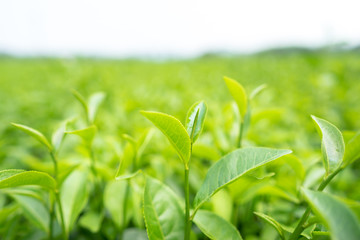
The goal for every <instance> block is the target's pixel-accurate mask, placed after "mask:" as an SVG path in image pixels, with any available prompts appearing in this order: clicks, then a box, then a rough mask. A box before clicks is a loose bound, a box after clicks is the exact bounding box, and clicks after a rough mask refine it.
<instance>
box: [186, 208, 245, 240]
mask: <svg viewBox="0 0 360 240" xmlns="http://www.w3.org/2000/svg"><path fill="white" fill-rule="evenodd" d="M194 222H195V224H196V225H197V226H198V227H199V228H200V230H201V231H202V232H203V233H204V234H205V235H206V236H207V237H209V238H210V239H214V240H218V239H219V240H220V239H229V240H241V239H242V238H241V235H240V233H239V231H238V230H237V229H236V228H235V227H234V226H233V225H232V224H231V223H229V222H228V221H226V220H225V219H223V218H221V217H219V216H218V215H216V214H215V213H212V212H210V211H205V210H199V211H198V212H197V214H196V216H195V218H194ZM179 239H180V238H179Z"/></svg>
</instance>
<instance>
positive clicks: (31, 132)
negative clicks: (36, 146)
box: [11, 123, 52, 151]
mask: <svg viewBox="0 0 360 240" xmlns="http://www.w3.org/2000/svg"><path fill="white" fill-rule="evenodd" d="M11 124H12V125H13V126H15V127H17V128H18V129H20V130H22V131H24V132H25V133H27V134H28V135H30V136H32V137H33V138H35V139H36V140H38V141H39V142H40V143H42V144H44V145H45V147H47V149H48V150H49V151H51V150H52V146H51V144H50V143H49V141H48V140H47V139H46V137H45V136H44V135H43V134H42V133H41V132H39V131H38V130H35V129H33V128H31V127H28V126H25V125H21V124H17V123H11Z"/></svg>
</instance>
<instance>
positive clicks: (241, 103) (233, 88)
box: [224, 77, 247, 122]
mask: <svg viewBox="0 0 360 240" xmlns="http://www.w3.org/2000/svg"><path fill="white" fill-rule="evenodd" d="M224 81H225V83H226V86H227V87H228V89H229V91H230V94H231V96H232V97H233V98H234V100H235V102H236V104H237V106H238V108H239V112H240V117H241V122H244V119H245V114H246V111H247V96H246V92H245V89H244V87H243V86H242V85H241V84H240V83H239V82H237V81H235V80H234V79H231V78H228V77H224Z"/></svg>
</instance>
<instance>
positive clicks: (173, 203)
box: [144, 177, 185, 240]
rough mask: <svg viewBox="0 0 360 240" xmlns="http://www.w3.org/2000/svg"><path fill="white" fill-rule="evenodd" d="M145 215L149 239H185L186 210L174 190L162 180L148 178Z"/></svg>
mask: <svg viewBox="0 0 360 240" xmlns="http://www.w3.org/2000/svg"><path fill="white" fill-rule="evenodd" d="M144 217H145V223H146V229H147V233H148V237H149V240H155V239H156V240H159V239H166V240H170V239H171V240H177V239H184V228H185V221H184V218H185V216H184V212H183V208H182V207H181V205H180V203H179V202H178V199H177V197H176V195H175V194H174V193H173V191H172V190H171V189H170V188H168V187H167V186H165V185H164V184H163V183H161V182H160V181H158V180H156V179H153V178H151V177H147V178H146V184H145V190H144Z"/></svg>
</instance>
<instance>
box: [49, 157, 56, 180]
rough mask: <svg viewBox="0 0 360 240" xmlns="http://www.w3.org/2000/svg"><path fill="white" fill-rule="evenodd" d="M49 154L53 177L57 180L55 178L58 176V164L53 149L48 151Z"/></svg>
mask: <svg viewBox="0 0 360 240" xmlns="http://www.w3.org/2000/svg"><path fill="white" fill-rule="evenodd" d="M50 156H51V160H52V161H53V163H54V177H55V180H56V181H57V178H58V164H57V159H56V156H55V154H54V152H53V151H50Z"/></svg>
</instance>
